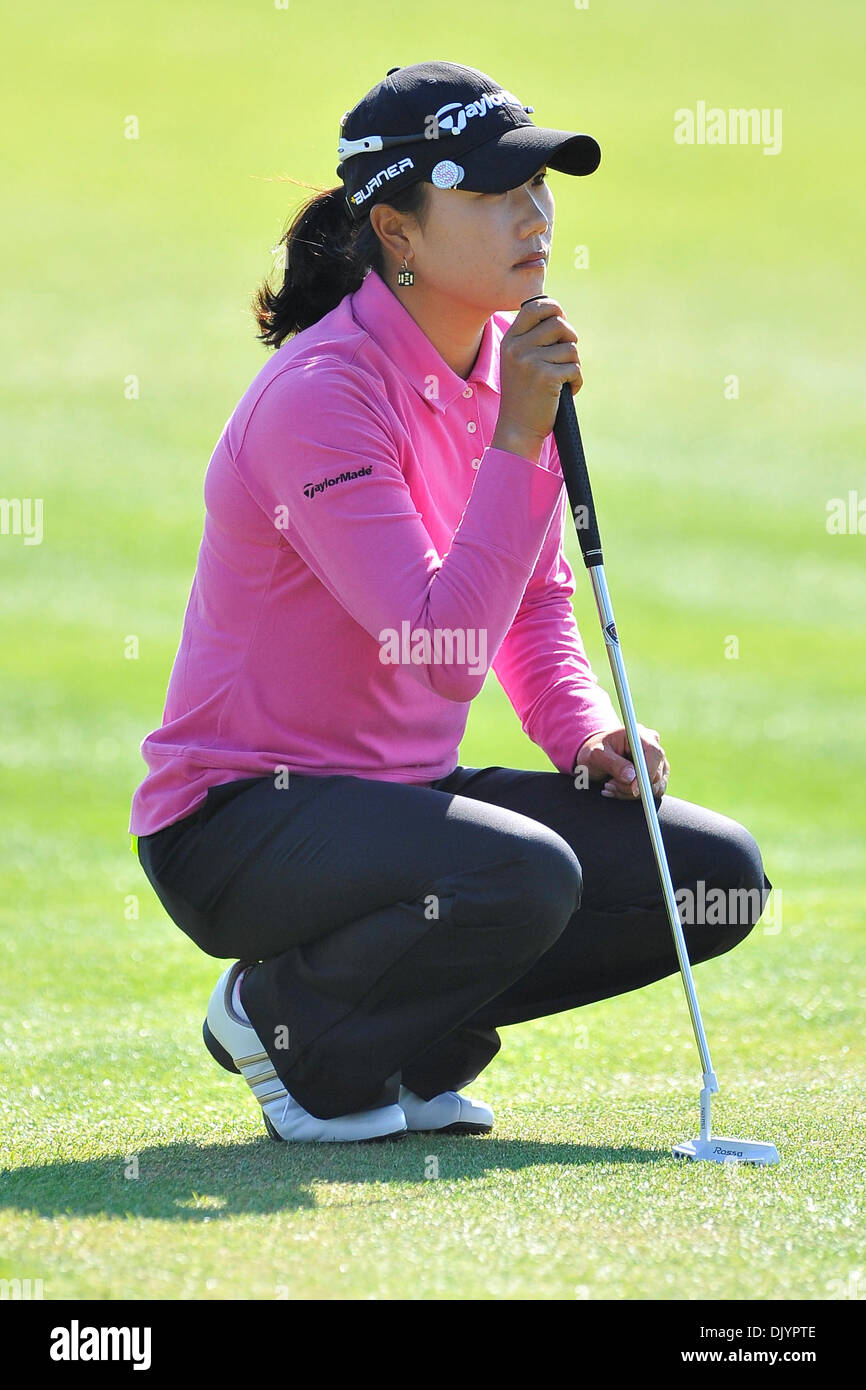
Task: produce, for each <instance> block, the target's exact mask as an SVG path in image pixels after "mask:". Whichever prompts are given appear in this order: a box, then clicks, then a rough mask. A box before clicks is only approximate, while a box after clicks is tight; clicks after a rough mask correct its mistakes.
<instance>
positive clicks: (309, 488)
mask: <svg viewBox="0 0 866 1390" xmlns="http://www.w3.org/2000/svg"><path fill="white" fill-rule="evenodd" d="M372 472H373V465H372V463H369V464H368V465H367V467H366V468H355V469H352V470H347V471H346V472H344V473H338V474H337V476H336V478H323V479H322V481H321V482H320V483H304V496H305V497H315V495H316V493H317V492H324V491H325V488H326V487H333V486H334V484H335V483H347V482H348V481H349V479H350V478H365V477H366V476H367V474H368V473H372Z"/></svg>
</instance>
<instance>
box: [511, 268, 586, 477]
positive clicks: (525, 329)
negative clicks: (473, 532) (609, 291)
mask: <svg viewBox="0 0 866 1390" xmlns="http://www.w3.org/2000/svg"><path fill="white" fill-rule="evenodd" d="M499 368H500V386H501V394H500V399H499V416H498V419H497V421H496V429H495V430H494V433H493V438H492V440H491V441H490V444H491V448H494V449H504V450H505V451H506V452H507V453H516V454H521V455H522V456H523V457H524V458H528V459H532V460H534V461H535V462H536V463H537V462H538V459H539V457H540V455H541V450H542V448H543V447H544V442H545V440H546V439H547V436H548V435H549V434H550V431H551V430H552V429H553V422H554V420H555V419H556V412H557V410H558V408H559V393H560V391H561V389H562V386H563V384H564V382H566V381H567V382H569V383H570V385H571V391H572V395H574V394H575V392H577V391H579V390H580V387H581V386H582V385H583V376H582V374H581V370H580V357H579V354H578V348H577V333H576V332H575V330H574V328H572V326H571V324H570V323H569V322H568V320H567V319H566V318H565V316H564V314H563V311H562V305H561V304H560V303H559V302H558V300H556V299H551V298H550V297H549V295H538V296H537V297H536V298H534V299H527V300H525V301H524V303H523V304H521V306H520V311H519V313H518V315H517V317H516V318H515V320H514V322H513V323H512V324H511V326H510V328H509V329H508V331H507V332H506V333H505V334H504V335H503V338H502V342H501V343H500V345H499Z"/></svg>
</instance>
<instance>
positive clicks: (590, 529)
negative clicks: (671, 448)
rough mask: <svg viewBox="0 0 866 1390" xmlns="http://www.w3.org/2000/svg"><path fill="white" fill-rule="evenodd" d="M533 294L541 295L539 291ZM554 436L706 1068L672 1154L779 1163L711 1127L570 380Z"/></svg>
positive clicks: (712, 1085)
mask: <svg viewBox="0 0 866 1390" xmlns="http://www.w3.org/2000/svg"><path fill="white" fill-rule="evenodd" d="M534 297H535V298H539V297H540V296H534ZM525 302H528V301H525ZM521 307H522V306H521ZM553 437H554V440H555V442H556V448H557V451H558V453H559V460H560V463H561V464H562V475H563V478H564V479H565V488H566V492H567V493H568V500H569V504H570V506H571V514H572V518H573V520H574V524H575V528H576V530H577V538H578V540H579V541H580V549H581V552H582V554H583V560H584V564H585V565H586V568H587V569H588V570H589V577H590V580H591V581H592V590H593V593H594V594H595V602H596V607H597V609H598V616H599V621H600V623H601V630H602V633H603V635H604V641H605V645H606V647H607V655H608V659H609V661H610V666H611V671H612V672H613V679H614V684H615V685H616V693H617V696H618V697H619V707H620V710H621V711H622V717H623V723H624V725H625V728H626V729H627V731H628V741H629V748H630V750H631V757H632V762H633V763H634V767H635V772H636V773H637V778H638V784H639V787H640V798H641V801H642V802H643V808H644V813H645V815H646V822H647V826H648V827H649V833H650V839H651V840H652V847H653V853H654V855H655V861H656V865H657V866H658V871H659V878H660V879H661V885H662V891H663V893H664V899H665V904H666V906H667V912H668V918H669V919H670V924H671V931H672V932H673V937H674V946H675V948H676V953H677V959H678V961H679V963H680V973H681V975H682V979H683V985H684V986H685V991H686V999H687V1000H688V1005H689V1013H690V1014H691V1019H692V1028H693V1029H694V1034H695V1041H696V1042H697V1045H698V1053H699V1054H700V1059H701V1067H702V1069H703V1089H702V1090H701V1132H700V1135H699V1137H698V1138H697V1139H687V1140H685V1141H684V1142H683V1143H682V1144H676V1145H675V1146H674V1149H673V1153H674V1156H675V1157H676V1158H689V1159H706V1160H708V1161H710V1162H712V1163H756V1164H769V1163H778V1162H779V1153H778V1150H777V1148H776V1146H775V1144H765V1143H762V1142H760V1141H759V1140H755V1139H730V1138H727V1137H721V1136H718V1135H717V1136H714V1135H713V1133H712V1130H711V1123H710V1097H711V1096H712V1094H713V1092H714V1091H718V1089H719V1083H718V1081H717V1080H716V1073H715V1072H714V1070H713V1064H712V1062H711V1060H710V1049H709V1047H708V1045H707V1038H706V1034H705V1033H704V1025H703V1022H702V1020H701V1011H700V1008H699V1007H698V997H697V994H696V993H695V985H694V980H693V979H692V967H691V962H690V961H689V957H688V952H687V950H686V943H685V937H684V936H683V928H682V923H681V922H680V915H679V910H678V908H677V901H676V896H675V894H674V887H673V883H672V881H671V875H670V869H669V867H668V862H667V855H666V853H665V847H664V843H663V841H662V833H661V828H660V826H659V818H658V814H657V812H656V805H655V801H654V800H653V794H652V786H651V783H650V779H649V773H648V772H647V766H646V759H645V757H644V751H643V744H642V743H641V739H640V734H639V732H638V727H637V719H636V717H635V712H634V706H633V704H632V699H631V692H630V691H629V687H628V680H627V678H626V673H625V663H624V661H623V656H622V649H621V647H620V642H619V638H618V636H617V631H616V623H615V621H614V616H613V608H612V606H611V601H610V594H609V592H608V588H607V581H606V580H605V577H604V562H603V560H602V554H601V540H600V537H599V531H598V523H597V521H596V515H595V504H594V503H593V500H592V490H591V488H590V485H589V473H588V471H587V467H586V458H585V456H584V452H583V443H582V441H581V438H580V429H579V427H578V423H577V411H576V410H575V407H574V396H573V394H572V389H571V383H570V382H565V383H564V384H563V387H562V391H561V393H560V397H559V406H558V408H557V412H556V420H555V422H554V426H553Z"/></svg>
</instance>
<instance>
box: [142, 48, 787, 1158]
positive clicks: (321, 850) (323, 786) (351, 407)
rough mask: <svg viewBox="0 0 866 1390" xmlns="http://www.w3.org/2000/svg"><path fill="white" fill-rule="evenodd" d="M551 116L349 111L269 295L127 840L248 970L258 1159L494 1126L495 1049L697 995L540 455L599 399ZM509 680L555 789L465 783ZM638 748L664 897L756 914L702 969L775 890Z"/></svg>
mask: <svg viewBox="0 0 866 1390" xmlns="http://www.w3.org/2000/svg"><path fill="white" fill-rule="evenodd" d="M532 109H533V108H532V107H526V106H523V105H522V104H521V102H520V101H519V99H518V98H517V97H516V96H514V95H513V93H511V92H509V91H506V90H503V89H502V88H501V87H500V86H499V85H498V83H496V82H495V81H493V80H492V79H491V78H490V77H488V76H486V75H485V74H484V73H481V72H479V71H477V70H475V69H473V68H466V67H461V66H458V65H456V64H453V63H419V64H415V65H413V66H411V67H404V68H393V69H391V71H390V72H389V73H388V74H387V76H386V77H385V78H383V80H382V81H381V82H379V83H378V84H377V85H376V86H375V87H374V88H373V89H372V90H371V91H370V92H369V93H368V94H367V95H366V96H365V97H364V98H363V100H362V101H360V102H359V104H358V105H357V106H356V107H355V108H354V109H353V110H352V111H350V112H348V113H347V114H346V116H345V117H344V118H343V122H342V127H341V135H342V139H341V142H340V146H339V155H340V159H341V162H340V165H339V167H338V170H337V173H338V175H339V176H340V179H341V183H340V185H339V186H338V187H336V188H334V189H331V190H330V191H327V192H323V193H321V194H320V195H318V196H316V197H314V198H312V199H311V200H310V201H309V202H308V203H307V204H306V205H305V206H304V207H303V208H302V209H301V211H300V213H299V214H298V215H297V217H296V218H295V220H294V222H293V224H292V226H291V228H290V230H289V232H288V233H287V234H286V238H285V240H286V270H285V278H284V282H283V286H282V288H281V289H280V291H279V293H272V292H271V291H270V290H269V289H267V288H263V289H262V290H261V291H260V292H259V295H258V298H257V301H256V310H257V317H258V322H259V324H260V327H261V330H262V331H261V333H260V335H259V336H260V337H261V338H262V339H263V341H264V342H265V343H267V344H268V345H269V346H271V347H273V348H278V349H279V350H278V351H275V352H274V353H273V354H272V355H271V356H270V358H269V360H268V362H267V363H266V365H265V366H264V367H262V369H261V371H259V373H258V374H257V376H256V377H255V378H254V380H253V381H252V383H251V385H250V386H249V388H248V390H247V391H246V393H245V394H244V396H243V397H242V398H241V400H240V402H239V404H238V405H237V407H236V409H235V410H234V412H233V414H232V415H231V418H230V419H229V420H228V422H227V424H226V426H225V429H224V430H223V433H222V437H221V438H220V440H219V442H218V443H217V445H216V448H215V450H214V453H213V456H212V458H211V461H210V465H209V467H208V470H207V475H206V478H205V502H206V518H205V523H204V534H203V538H202V542H201V548H200V550H199V555H198V564H197V567H196V571H195V577H194V580H193V584H192V591H191V594H190V598H189V604H188V607H187V610H186V617H185V621H184V626H183V634H182V637H181V642H180V647H179V650H178V653H177V657H176V660H175V663H174V667H173V670H172V673H171V680H170V683H169V687H168V694H167V699H166V706H165V712H164V717H163V723H162V726H161V727H160V728H159V729H157V730H156V731H155V732H154V733H152V734H150V736H149V737H148V738H146V739H145V740H144V743H143V744H142V753H143V756H144V758H145V760H146V762H147V765H148V767H149V772H148V775H147V776H146V778H145V780H144V781H143V782H142V784H141V786H140V787H139V788H138V790H137V792H136V793H135V797H134V799H133V805H132V817H131V824H130V830H131V831H132V833H133V835H134V836H137V837H138V841H137V843H138V854H139V857H140V860H141V864H142V866H143V868H144V871H145V873H146V874H147V877H148V879H149V880H150V882H151V884H152V885H153V888H154V889H155V891H156V893H157V895H158V897H159V899H160V901H161V902H162V903H163V905H164V907H165V909H166V911H167V912H168V914H169V915H170V916H171V918H172V919H173V920H174V922H175V923H176V924H177V925H178V926H179V927H180V928H181V929H182V930H183V931H184V932H186V933H187V934H188V935H189V936H190V937H191V938H192V940H193V941H195V942H196V943H197V945H198V946H200V947H201V949H202V950H203V951H205V952H207V953H208V955H211V956H216V957H220V958H226V957H228V958H230V959H231V960H232V961H233V962H234V963H233V964H232V965H231V966H230V967H229V968H228V969H227V970H226V971H225V973H224V974H223V975H222V977H221V978H220V980H219V981H218V983H217V985H216V988H215V990H214V992H213V995H212V997H211V1000H210V1004H209V1006H208V1010H207V1020H206V1022H205V1026H204V1038H205V1042H206V1044H207V1047H208V1048H209V1050H210V1051H211V1053H212V1054H213V1055H214V1057H215V1058H216V1059H217V1061H219V1062H220V1063H221V1064H222V1065H223V1066H225V1067H227V1068H228V1069H229V1070H231V1071H239V1072H240V1073H241V1075H242V1076H243V1078H244V1079H245V1081H246V1082H247V1083H248V1084H249V1086H250V1087H251V1088H252V1091H253V1094H254V1095H255V1097H256V1100H257V1101H258V1102H259V1104H260V1105H261V1107H262V1109H263V1111H264V1115H265V1122H266V1125H267V1128H268V1132H269V1133H270V1134H271V1135H272V1136H273V1137H274V1138H279V1139H286V1140H313V1141H344V1140H359V1139H376V1138H382V1137H386V1136H393V1135H397V1134H400V1133H403V1132H404V1131H406V1130H407V1129H408V1130H410V1131H412V1130H415V1131H418V1130H421V1131H431V1130H438V1131H443V1130H447V1131H451V1132H454V1131H457V1132H459V1131H468V1132H475V1133H483V1132H486V1131H488V1130H489V1129H490V1128H491V1126H492V1123H493V1113H492V1111H491V1109H490V1106H489V1105H487V1104H485V1103H484V1102H483V1101H482V1100H480V1099H479V1100H473V1099H471V1098H469V1097H468V1096H466V1095H462V1094H461V1091H462V1089H463V1087H464V1086H466V1085H468V1084H469V1083H470V1082H472V1081H473V1080H474V1079H475V1078H476V1077H477V1076H478V1075H479V1073H480V1072H481V1071H482V1070H483V1069H484V1068H485V1067H486V1066H487V1064H488V1063H489V1062H490V1060H491V1059H492V1058H493V1057H494V1056H495V1055H496V1053H497V1051H498V1050H499V1047H500V1039H499V1037H498V1035H497V1032H496V1030H497V1028H499V1027H501V1026H502V1025H504V1024H513V1023H520V1022H522V1021H523V1020H525V1019H532V1018H539V1017H543V1016H545V1015H547V1014H552V1013H558V1012H561V1011H563V1010H567V1009H574V1008H577V1007H579V1006H580V1005H582V1004H588V1003H591V1002H592V1001H594V1000H598V999H605V998H608V997H610V996H612V995H616V994H620V993H622V992H623V991H626V990H633V989H638V988H640V987H641V986H642V985H646V984H649V983H650V982H651V981H653V980H658V979H660V978H661V977H662V976H665V975H668V974H671V973H672V972H674V971H675V970H676V969H677V961H676V957H675V954H674V949H673V943H672V939H671V932H670V925H669V922H668V918H667V914H666V911H665V906H664V900H663V898H662V895H661V889H660V885H659V881H658V873H657V870H656V866H655V862H654V859H653V855H652V849H651V845H650V841H649V836H648V834H647V829H646V822H645V818H644V812H643V808H642V806H641V803H640V799H639V797H638V796H637V786H636V782H635V773H634V768H633V766H632V764H631V762H630V760H629V756H628V754H629V749H628V744H627V737H626V732H625V730H624V728H623V727H622V724H621V722H620V720H619V718H618V717H617V714H616V711H615V709H614V707H613V705H612V704H611V701H610V700H609V699H608V697H607V696H606V694H605V693H604V692H603V690H602V689H601V688H600V686H599V685H598V683H597V681H596V678H595V676H594V675H593V673H592V670H591V668H590V666H589V663H588V661H587V658H586V655H585V653H584V649H583V645H582V642H581V638H580V634H579V632H578V629H577V626H576V623H575V620H574V616H573V613H572V606H571V595H572V593H573V592H574V576H573V573H572V571H571V569H570V568H569V565H568V563H567V561H566V559H565V555H564V550H563V534H564V526H565V518H566V495H565V488H564V485H563V481H562V472H561V468H560V465H559V460H558V457H557V454H556V447H555V443H554V440H553V437H552V434H551V431H552V428H553V422H554V417H555V415H556V409H557V405H558V401H559V394H560V388H561V386H562V384H563V383H564V382H570V383H571V385H572V388H573V390H575V391H576V390H577V389H578V387H579V386H580V385H581V374H580V365H579V360H578V352H577V346H576V343H577V335H576V333H575V331H574V329H573V328H572V327H571V325H570V324H569V323H568V322H567V320H566V319H565V318H564V317H563V314H562V311H561V308H560V305H559V304H557V302H556V301H555V300H553V299H550V298H547V297H545V296H544V293H543V287H544V274H545V267H546V262H547V258H548V256H549V253H550V246H551V238H552V231H553V196H552V194H551V192H550V189H549V187H548V185H547V183H546V179H545V175H546V170H547V169H548V168H551V169H555V170H558V171H559V172H560V173H563V174H572V175H586V174H590V173H592V171H593V170H594V169H595V168H596V166H597V165H598V162H599V158H600V153H599V149H598V146H597V145H596V143H595V141H594V140H593V139H592V138H591V137H590V136H588V135H581V134H574V133H572V132H569V131H564V130H550V129H544V128H540V127H537V126H536V125H534V124H533V122H532V121H531V120H530V119H529V115H528V114H527V113H528V112H529V111H531V110H532ZM491 668H492V669H493V671H494V672H495V674H496V677H497V679H498V680H499V681H500V683H501V685H502V686H503V688H504V690H505V692H506V694H507V695H508V698H509V700H510V701H511V704H512V705H513V706H514V709H515V710H516V712H517V715H518V717H519V719H520V722H521V724H522V727H523V729H524V730H525V731H526V733H527V734H528V735H529V737H530V738H531V739H532V740H533V741H534V742H535V743H536V744H537V745H538V746H539V747H540V748H542V749H543V750H544V752H545V753H546V754H547V756H548V757H549V758H550V761H551V764H552V766H553V768H554V769H556V770H555V771H550V772H528V771H523V770H520V769H512V768H508V767H498V766H497V767H485V768H475V767H466V766H463V765H461V764H460V763H459V762H458V747H459V744H460V740H461V737H462V735H463V732H464V728H465V725H466V720H467V715H468V711H469V706H470V703H471V701H472V699H473V697H474V696H475V695H477V694H478V692H479V691H480V690H481V688H482V686H483V684H484V680H485V677H486V675H487V673H488V671H489V670H490V669H491ZM641 732H642V737H643V743H644V752H645V755H646V760H647V766H648V769H649V774H650V777H651V779H652V782H653V789H654V792H655V795H656V804H657V806H658V807H659V815H660V822H661V828H662V832H663V835H664V841H665V846H666V849H667V853H668V859H669V863H670V868H671V875H672V879H673V882H674V885H675V887H676V888H677V889H678V890H679V889H687V890H691V891H692V892H693V893H695V894H696V895H697V896H698V898H699V900H701V901H703V900H704V899H701V898H700V893H701V891H702V892H703V894H704V898H706V897H707V896H709V893H710V890H711V889H721V890H722V891H723V893H724V894H726V900H730V898H731V897H733V898H734V900H735V901H736V902H737V903H738V904H742V903H743V902H748V903H749V904H751V906H750V908H749V910H748V911H746V912H744V913H742V914H740V920H726V917H725V914H724V913H722V920H721V921H719V920H718V915H716V916H715V917H714V920H713V922H712V923H709V922H696V923H695V924H694V925H692V926H689V927H687V928H686V939H687V943H688V948H689V953H690V956H691V959H692V960H693V961H702V960H707V959H709V958H711V957H713V956H717V955H720V954H721V953H722V952H724V951H727V950H729V949H730V948H731V947H732V946H734V945H736V944H737V942H739V941H741V940H742V939H743V938H744V937H745V936H746V935H747V934H748V932H749V931H750V930H751V928H752V927H753V926H754V924H755V922H756V921H757V919H758V917H759V916H760V913H761V910H762V909H763V906H764V902H765V898H766V894H767V892H769V890H770V887H771V885H770V883H769V880H768V879H767V878H766V876H765V874H764V870H763V865H762V862H761V855H760V852H759V849H758V846H757V845H756V843H755V841H754V839H753V838H752V836H751V835H750V834H749V832H748V831H747V830H746V829H744V828H743V826H741V825H739V824H738V823H737V822H735V821H733V820H730V819H728V818H727V817H725V816H722V815H718V814H716V813H714V812H713V811H710V810H708V809H705V808H703V807H700V806H696V805H692V804H690V803H689V802H687V801H680V800H677V799H676V798H672V797H663V793H664V791H665V788H666V784H667V779H668V774H669V768H668V762H667V759H666V757H665V754H664V751H663V749H662V748H661V746H660V744H659V738H658V735H657V734H656V733H655V731H654V730H650V729H642V730H641ZM701 882H702V884H703V888H702V889H699V887H698V885H699V884H700V883H701ZM729 890H748V891H747V892H746V893H745V894H744V893H743V892H742V891H740V892H739V893H735V894H731V893H730V891H729ZM718 897H719V895H718V894H717V895H715V899H714V900H715V901H718ZM730 915H731V914H728V916H730Z"/></svg>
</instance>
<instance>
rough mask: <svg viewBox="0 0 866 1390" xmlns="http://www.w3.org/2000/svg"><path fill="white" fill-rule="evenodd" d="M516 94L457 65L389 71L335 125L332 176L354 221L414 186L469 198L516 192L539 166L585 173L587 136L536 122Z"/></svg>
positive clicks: (591, 153) (597, 153)
mask: <svg viewBox="0 0 866 1390" xmlns="http://www.w3.org/2000/svg"><path fill="white" fill-rule="evenodd" d="M533 110H534V108H533V107H532V106H525V105H524V104H523V103H522V102H521V100H520V98H519V97H517V96H515V94H514V92H510V91H508V90H507V89H506V88H504V87H502V86H500V84H499V83H498V82H496V81H495V80H494V79H493V78H492V77H490V76H488V74H487V73H484V72H480V71H479V70H478V69H477V68H467V67H462V66H461V65H460V64H458V63H415V64H412V65H411V66H409V67H404V68H401V67H396V68H391V69H390V70H389V71H388V73H387V74H386V76H385V77H384V78H383V79H382V81H381V82H379V83H377V85H376V86H375V87H373V88H372V89H371V90H370V91H369V92H368V93H367V95H366V96H365V97H362V99H361V100H360V101H359V102H358V104H357V106H354V107H353V108H352V109H351V110H349V111H345V112H344V113H343V116H342V118H341V120H340V141H339V144H338V146H337V154H338V156H339V158H340V163H339V164H338V166H337V176H338V178H340V179H342V181H343V184H344V186H345V189H346V207H347V209H348V212H349V215H350V216H351V217H352V219H353V221H356V222H360V221H361V220H362V219H363V218H364V217H365V216H366V215H367V213H368V212H369V211H370V208H371V207H373V206H374V204H375V203H377V202H379V201H387V198H388V194H389V193H394V192H396V191H397V190H398V189H401V188H407V187H408V186H409V185H410V184H413V183H418V182H420V181H427V182H430V183H432V184H433V185H434V186H435V187H436V188H456V187H458V186H459V187H460V189H461V190H462V191H464V192H468V193H502V192H506V191H507V190H508V189H510V188H519V187H520V185H521V184H524V183H526V182H527V181H528V180H529V179H531V178H532V177H533V175H534V174H536V173H537V172H538V170H539V169H540V168H542V167H543V166H545V165H546V166H547V167H548V168H550V169H556V170H558V171H559V172H560V173H564V174H573V175H583V174H591V173H593V172H594V171H595V170H596V169H597V168H598V165H599V163H600V161H601V150H600V149H599V146H598V143H597V141H596V140H594V139H593V137H592V136H591V135H584V134H581V133H578V132H575V131H572V130H556V129H550V128H548V127H544V126H537V125H535V124H534V123H533V122H532V121H531V120H530V119H529V114H528V113H529V112H530V111H533Z"/></svg>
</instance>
